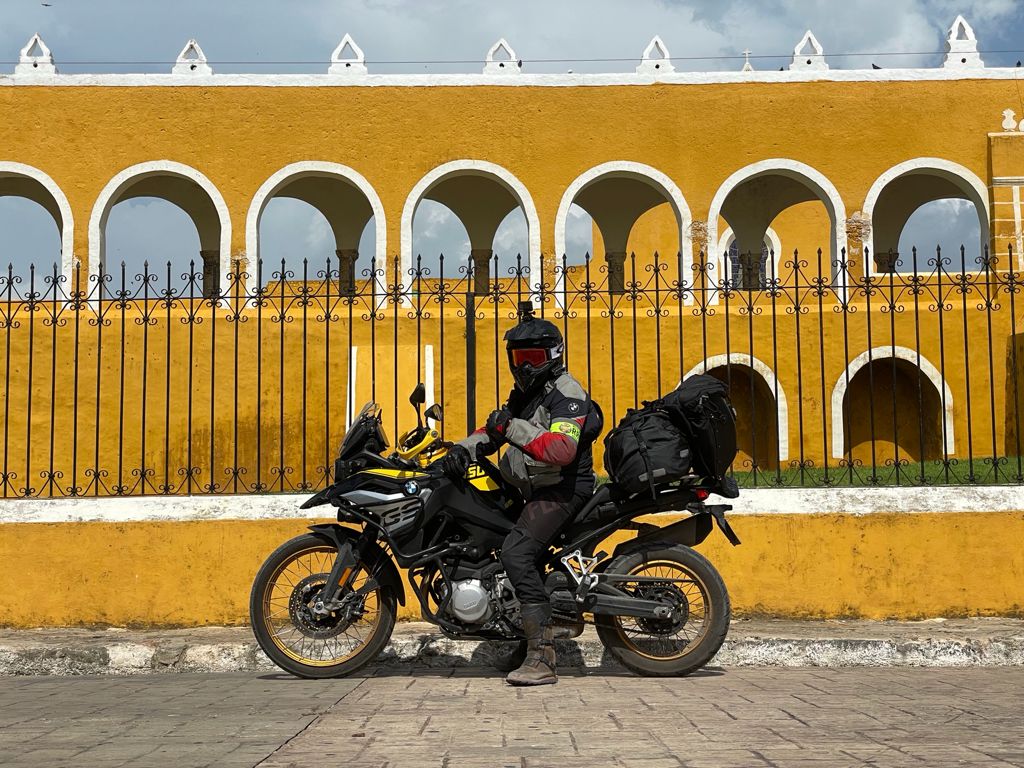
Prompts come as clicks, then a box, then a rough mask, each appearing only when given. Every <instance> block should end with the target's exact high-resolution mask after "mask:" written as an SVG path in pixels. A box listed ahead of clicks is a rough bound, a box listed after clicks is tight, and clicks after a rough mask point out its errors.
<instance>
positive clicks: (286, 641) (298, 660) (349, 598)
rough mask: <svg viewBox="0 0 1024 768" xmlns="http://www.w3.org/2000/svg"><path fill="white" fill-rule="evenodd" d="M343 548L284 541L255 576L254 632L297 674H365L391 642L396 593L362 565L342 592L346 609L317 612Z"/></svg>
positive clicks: (316, 541)
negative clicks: (336, 559) (366, 668)
mask: <svg viewBox="0 0 1024 768" xmlns="http://www.w3.org/2000/svg"><path fill="white" fill-rule="evenodd" d="M337 554H338V549H337V547H335V546H334V544H332V543H329V542H328V541H327V540H325V539H323V538H320V537H319V536H315V535H313V534H308V533H307V534H304V535H302V536H298V537H296V538H294V539H292V540H290V541H286V542H285V543H284V544H282V545H281V546H280V547H278V548H277V550H275V551H274V553H273V554H271V555H270V557H268V558H267V561H266V562H265V563H264V564H263V566H262V567H261V568H260V570H259V572H258V573H257V574H256V579H255V581H254V582H253V585H252V593H251V595H250V598H249V617H250V620H251V621H252V630H253V634H255V635H256V642H258V643H259V645H260V648H262V649H263V652H264V653H266V654H267V656H269V657H270V660H271V661H273V662H274V663H275V664H277V666H279V667H280V668H281V669H283V670H284V671H285V672H290V673H291V674H293V675H297V676H298V677H310V678H325V677H343V676H344V675H350V674H352V673H353V672H356V671H358V670H359V669H362V668H363V667H364V666H366V665H367V664H369V663H370V662H371V661H373V659H374V658H375V657H376V656H377V654H379V653H380V652H381V651H382V650H383V649H384V646H386V645H387V642H388V640H389V639H390V638H391V632H392V630H393V629H394V627H395V616H396V612H397V605H396V598H395V595H394V594H393V593H392V592H391V591H390V590H387V589H383V588H381V586H380V585H379V584H376V582H371V581H370V580H371V578H372V576H371V574H370V571H369V570H368V567H367V566H366V565H365V564H364V563H360V564H359V565H358V566H357V570H356V573H354V574H353V575H352V577H351V579H349V582H348V586H347V587H346V588H345V590H344V591H343V592H342V593H341V594H340V595H338V599H339V601H340V602H341V607H340V608H339V609H338V610H336V611H332V612H330V613H328V614H325V615H318V614H316V613H315V612H314V610H313V606H314V603H315V598H316V597H317V596H318V595H319V594H320V592H321V590H322V589H323V587H324V585H325V584H326V583H327V578H328V576H330V572H331V566H332V565H334V560H335V557H336V556H337Z"/></svg>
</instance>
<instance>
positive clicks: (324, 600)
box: [310, 525, 376, 616]
mask: <svg viewBox="0 0 1024 768" xmlns="http://www.w3.org/2000/svg"><path fill="white" fill-rule="evenodd" d="M310 529H311V530H314V531H316V532H317V533H320V534H324V535H326V536H327V537H328V538H330V539H331V541H332V542H333V543H334V545H335V546H336V547H337V548H338V554H337V556H336V557H335V558H334V565H332V566H331V572H330V574H328V576H327V582H326V583H325V584H324V586H323V588H322V589H321V590H320V592H319V593H318V594H317V596H316V597H315V598H314V599H313V605H312V611H313V613H314V614H316V615H317V616H326V615H329V614H331V613H333V612H335V611H338V610H340V609H342V608H344V607H346V605H345V603H346V601H345V599H344V598H342V599H340V600H339V599H338V595H339V594H341V593H343V592H344V591H345V588H346V587H347V586H348V585H349V584H350V583H351V582H352V577H353V576H354V575H355V573H356V569H357V567H358V565H359V559H360V558H359V557H358V556H357V553H358V552H360V550H361V549H362V545H363V543H364V542H365V541H366V540H367V534H366V531H363V533H362V534H360V536H359V538H357V539H356V542H355V546H353V544H352V539H350V538H349V537H348V536H342V535H341V529H340V528H338V526H336V525H311V526H310ZM373 589H376V582H375V581H374V580H373V579H372V578H371V579H369V580H368V581H367V583H366V585H364V586H363V587H362V588H361V589H360V590H359V591H360V592H362V593H366V592H370V591H372V590H373ZM353 594H354V593H353Z"/></svg>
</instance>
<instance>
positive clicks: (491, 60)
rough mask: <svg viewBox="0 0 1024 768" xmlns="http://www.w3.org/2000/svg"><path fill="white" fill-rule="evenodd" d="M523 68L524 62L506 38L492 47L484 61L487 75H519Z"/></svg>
mask: <svg viewBox="0 0 1024 768" xmlns="http://www.w3.org/2000/svg"><path fill="white" fill-rule="evenodd" d="M522 68H523V62H522V61H520V60H519V58H518V57H517V56H516V52H515V51H514V50H512V46H511V45H509V44H508V41H507V40H505V38H504V37H503V38H501V39H500V40H499V41H498V42H496V43H495V44H494V45H492V46H491V49H490V50H489V51H487V58H486V59H484V74H485V75H518V74H519V73H520V72H522Z"/></svg>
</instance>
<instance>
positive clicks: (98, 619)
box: [0, 512, 1024, 627]
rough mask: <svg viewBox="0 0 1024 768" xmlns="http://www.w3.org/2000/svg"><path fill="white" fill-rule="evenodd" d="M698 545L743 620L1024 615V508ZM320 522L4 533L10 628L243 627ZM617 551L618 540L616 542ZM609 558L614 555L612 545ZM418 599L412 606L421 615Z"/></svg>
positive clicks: (816, 521) (818, 520) (821, 520)
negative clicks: (268, 562)
mask: <svg viewBox="0 0 1024 768" xmlns="http://www.w3.org/2000/svg"><path fill="white" fill-rule="evenodd" d="M732 522H733V525H734V527H735V529H736V531H737V533H738V534H739V536H740V537H741V538H742V540H743V544H742V545H741V546H739V547H735V548H734V547H731V546H730V545H729V544H728V543H727V542H726V541H725V539H724V537H722V536H721V535H720V534H719V533H718V532H717V531H715V532H713V533H712V535H711V537H710V538H709V540H708V541H707V542H706V543H705V544H704V545H702V546H701V547H700V548H699V549H700V550H701V551H702V552H704V554H706V555H707V556H708V557H709V558H710V559H711V561H712V562H713V563H714V564H715V565H716V566H717V567H718V568H719V570H720V571H721V572H722V575H723V577H724V578H725V581H726V584H727V586H728V588H729V592H730V595H731V597H732V600H733V607H734V609H735V612H736V614H737V615H753V614H770V615H775V616H790V617H799V618H810V617H829V618H835V617H861V618H871V619H883V618H922V617H929V616H992V615H1003V616H1007V615H1024V602H1022V595H1024V551H1022V550H1021V548H1020V547H1007V546H1006V545H1005V542H1008V541H1010V542H1016V541H1021V540H1022V537H1024V513H1022V512H998V513H997V512H993V513H955V514H954V513H938V514H926V513H920V514H902V515H900V514H871V515H866V516H863V517H858V516H852V515H764V516H758V515H754V516H739V517H734V518H732ZM306 524H307V521H301V520H274V521H244V522H243V521H198V522H166V523H154V522H148V523H123V524H114V523H71V524H68V523H62V524H42V523H32V524H15V523H9V524H5V525H0V558H2V560H3V562H4V573H5V583H4V600H3V601H2V602H0V626H14V627H34V626H94V625H97V626H98V625H115V626H124V625H128V626H194V625H207V624H243V623H245V622H246V620H247V616H248V598H249V588H250V586H251V583H252V578H253V576H254V575H255V572H256V569H257V568H258V567H259V565H260V563H261V562H262V561H263V559H264V558H266V556H267V555H269V554H270V552H271V551H273V550H274V549H275V548H276V547H277V546H278V545H279V544H280V543H282V542H283V541H284V540H285V539H287V538H290V537H291V536H293V535H298V534H300V533H302V532H303V530H304V526H305V525H306ZM605 548H606V549H607V546H606V547H605ZM609 551H610V550H609ZM409 598H410V602H409V603H408V604H407V606H406V609H405V610H404V611H403V612H402V614H401V615H402V616H403V617H405V618H415V617H416V616H417V615H418V614H417V606H416V603H415V599H414V598H413V596H412V595H411V593H410V594H409Z"/></svg>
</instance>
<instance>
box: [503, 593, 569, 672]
mask: <svg viewBox="0 0 1024 768" xmlns="http://www.w3.org/2000/svg"><path fill="white" fill-rule="evenodd" d="M520 613H521V615H522V617H523V632H524V633H525V634H526V643H527V649H526V660H525V661H524V662H523V665H522V666H521V667H519V669H517V670H515V671H513V672H509V674H508V677H506V678H505V682H507V683H509V684H510V685H550V684H552V683H557V682H558V676H557V675H556V674H555V641H554V639H553V637H552V631H551V624H550V621H551V605H550V604H549V603H526V604H524V605H523V606H522V608H521V611H520Z"/></svg>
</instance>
